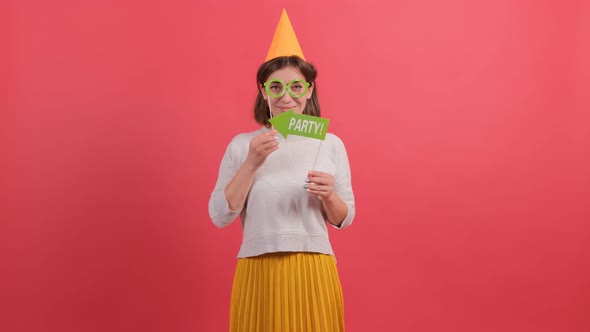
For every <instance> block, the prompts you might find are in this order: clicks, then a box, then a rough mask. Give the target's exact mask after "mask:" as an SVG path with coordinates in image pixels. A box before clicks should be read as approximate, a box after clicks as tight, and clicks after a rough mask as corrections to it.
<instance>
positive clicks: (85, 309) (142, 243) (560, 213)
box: [0, 0, 590, 332]
mask: <svg viewBox="0 0 590 332" xmlns="http://www.w3.org/2000/svg"><path fill="white" fill-rule="evenodd" d="M283 7H285V8H286V9H287V11H288V13H289V16H290V18H291V22H292V24H293V26H294V28H295V30H296V32H297V34H298V36H299V41H300V43H301V45H302V47H303V50H304V52H305V55H306V57H307V58H308V60H309V61H311V62H312V63H314V64H316V65H317V67H318V68H319V80H318V87H319V90H318V92H319V93H320V99H321V102H322V106H323V110H324V116H325V117H328V118H330V119H331V125H330V126H331V131H332V132H334V133H336V134H337V135H339V136H340V137H341V138H342V139H343V140H344V142H345V143H346V145H347V148H348V153H349V157H350V161H351V165H352V171H353V185H354V189H355V192H356V198H357V216H356V220H355V223H354V224H353V227H351V228H349V229H347V230H344V231H332V232H331V236H332V241H333V245H334V248H335V250H336V253H337V256H338V267H339V270H340V273H341V279H342V284H343V288H344V292H345V307H346V320H347V328H348V331H453V332H461V331H465V332H467V331H469V332H472V331H560V332H561V331H568V332H575V331H580V332H581V331H588V330H589V329H590V318H589V317H590V316H589V315H588V308H590V282H589V280H590V266H589V263H588V261H589V260H588V257H589V254H590V244H589V243H590V242H589V240H590V227H589V225H588V222H589V221H590V202H589V201H590V189H589V188H590V153H589V151H590V134H589V133H590V116H589V114H588V110H589V109H590V102H589V99H588V87H589V86H590V60H589V59H590V46H589V42H588V33H589V32H590V23H589V22H590V6H589V5H588V2H584V1H567V2H562V1H557V0H555V1H549V0H548V1H513V0H496V1H486V2H481V1H468V0H450V1H433V0H420V1H306V0H304V1H256V2H252V1H233V3H232V2H228V1H226V2H219V1H203V0H201V1H169V0H166V1H164V0H152V1H134V0H118V1H105V0H100V1H99V0H93V1H76V0H57V1H34V0H19V1H9V2H4V4H3V5H2V8H3V9H2V10H1V12H2V14H0V18H1V19H0V21H1V22H0V27H1V29H0V31H1V32H0V33H1V34H0V37H2V38H1V39H0V40H1V41H2V45H3V46H2V52H0V59H1V60H2V61H1V62H2V64H0V66H1V67H0V68H1V69H2V71H1V72H2V73H3V74H2V77H1V78H0V80H1V81H2V93H1V94H0V96H2V101H1V104H0V106H1V107H2V110H1V113H0V114H1V115H0V120H1V121H2V122H1V124H0V140H1V145H0V148H1V150H0V152H1V153H2V160H1V162H0V168H1V172H0V185H1V189H0V190H1V191H0V193H1V196H0V198H1V202H0V208H1V210H0V220H1V229H0V230H1V234H0V237H1V238H2V240H1V243H0V249H1V250H0V259H1V265H0V268H1V269H2V271H1V274H0V280H1V283H0V294H1V295H0V330H2V331H11V332H17V331H60V332H63V331H84V332H92V331H97V332H98V331H100V332H103V331H225V330H226V329H227V326H228V311H229V308H228V307H229V296H230V291H231V282H232V277H233V269H234V265H235V262H236V259H235V256H236V253H237V250H238V246H239V244H240V236H241V233H240V226H239V223H235V224H234V225H232V226H231V227H229V228H227V229H222V230H220V229H217V228H215V227H214V226H213V225H212V223H211V221H210V220H209V217H208V213H207V202H208V199H209V194H210V192H211V190H212V188H213V185H214V182H215V179H216V176H217V170H218V165H219V161H220V159H221V156H222V154H223V151H224V149H225V146H226V144H227V143H228V142H229V140H230V139H231V137H233V136H234V135H235V134H237V133H238V132H242V131H248V130H253V129H256V128H257V125H256V124H255V123H254V121H253V120H252V117H251V115H250V113H251V108H252V103H253V99H254V96H255V85H254V84H255V81H254V76H255V72H256V69H257V67H258V65H259V64H260V63H261V61H263V60H264V57H265V56H266V52H267V50H268V46H269V44H270V41H271V38H272V35H273V33H274V28H275V26H276V23H277V22H278V18H279V15H280V12H281V10H282V8H283Z"/></svg>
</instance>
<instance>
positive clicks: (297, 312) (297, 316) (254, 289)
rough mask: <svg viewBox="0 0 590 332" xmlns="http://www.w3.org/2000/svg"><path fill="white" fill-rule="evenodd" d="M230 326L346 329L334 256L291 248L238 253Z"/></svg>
mask: <svg viewBox="0 0 590 332" xmlns="http://www.w3.org/2000/svg"><path fill="white" fill-rule="evenodd" d="M230 331H231V332H238V331H239V332H250V331H255V332H279V331H280V332H315V331H317V332H332V331H334V332H336V331H344V306H343V298H342V287H341V285H340V278H339V277H338V271H337V269H336V261H335V259H334V257H333V256H330V255H324V254H317V253H304V252H293V253H272V254H265V255H262V256H257V257H249V258H240V259H238V264H237V267H236V272H235V276H234V283H233V288H232V296H231V307H230Z"/></svg>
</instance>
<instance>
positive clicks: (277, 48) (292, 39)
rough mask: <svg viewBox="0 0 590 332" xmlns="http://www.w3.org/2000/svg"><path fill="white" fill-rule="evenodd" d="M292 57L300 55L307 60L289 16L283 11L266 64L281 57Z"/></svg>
mask: <svg viewBox="0 0 590 332" xmlns="http://www.w3.org/2000/svg"><path fill="white" fill-rule="evenodd" d="M290 55H298V56H299V57H300V58H302V59H303V60H305V57H304V56H303V51H302V50H301V46H299V42H298V41H297V36H295V30H293V26H291V21H289V16H287V11H286V10H285V9H283V12H282V13H281V18H280V19H279V24H278V25H277V29H276V30H275V35H274V37H273V38H272V43H271V44H270V49H269V50H268V54H267V55H266V60H264V61H265V62H266V61H268V60H271V59H274V58H276V57H279V56H290Z"/></svg>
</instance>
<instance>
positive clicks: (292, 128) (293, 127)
mask: <svg viewBox="0 0 590 332" xmlns="http://www.w3.org/2000/svg"><path fill="white" fill-rule="evenodd" d="M269 121H270V123H271V124H272V125H273V126H274V128H275V129H276V130H277V131H278V132H279V133H281V135H283V137H285V138H287V136H288V135H297V136H305V137H311V138H317V139H320V140H325V139H326V133H327V132H328V124H329V123H330V120H329V119H325V118H319V117H317V116H311V115H305V114H297V113H293V110H288V111H287V112H283V113H281V114H279V115H277V116H275V117H274V118H272V119H270V120H269Z"/></svg>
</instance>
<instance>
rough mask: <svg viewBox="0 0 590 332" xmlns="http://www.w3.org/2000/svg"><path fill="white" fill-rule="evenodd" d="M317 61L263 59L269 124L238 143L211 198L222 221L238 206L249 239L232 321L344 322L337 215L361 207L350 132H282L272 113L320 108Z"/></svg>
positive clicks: (285, 325)
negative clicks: (334, 235) (331, 234)
mask: <svg viewBox="0 0 590 332" xmlns="http://www.w3.org/2000/svg"><path fill="white" fill-rule="evenodd" d="M316 76H317V71H316V69H315V67H314V66H313V65H311V64H310V63H308V62H306V61H305V60H303V59H301V58H300V57H298V56H280V57H276V58H273V59H270V60H268V61H266V62H265V63H263V64H262V65H261V66H260V68H259V70H258V74H257V83H258V96H257V98H256V102H255V107H254V117H255V119H256V121H257V122H258V123H259V124H261V125H262V127H261V128H260V129H259V130H257V131H254V132H250V133H242V134H239V135H237V136H235V137H234V138H233V140H232V141H231V142H230V143H229V145H228V147H227V149H226V152H225V154H224V156H223V159H222V161H221V166H220V170H219V177H218V179H217V183H216V185H215V189H214V190H213V193H212V195H211V198H210V201H209V214H210V216H211V219H212V220H213V223H214V224H215V225H217V226H218V227H225V226H228V225H229V224H231V223H232V222H233V221H234V220H235V219H236V218H237V217H238V215H239V216H240V219H241V221H242V228H243V241H242V244H241V247H240V250H239V253H238V263H237V267H236V272H235V277H234V285H233V290H232V298H231V308H230V330H231V331H322V332H329V331H343V330H344V309H343V297H342V289H341V285H340V280H339V277H338V271H337V269H336V261H335V259H334V252H333V250H332V246H331V244H330V241H329V238H328V228H327V227H328V224H331V225H332V226H334V227H336V228H345V227H347V226H349V225H350V224H351V223H352V220H353V218H354V214H355V203H354V195H353V191H352V185H351V174H350V166H349V162H348V157H347V153H346V149H345V147H344V144H343V143H342V141H341V140H340V139H339V138H338V137H337V136H335V135H333V134H330V133H328V134H327V135H326V138H325V140H323V141H322V140H317V139H313V138H307V137H302V136H294V135H290V136H288V137H287V138H286V139H285V138H283V137H282V136H280V135H278V134H277V131H276V130H274V129H273V128H272V126H271V124H270V122H269V119H270V118H271V117H274V116H277V115H279V114H280V113H282V112H286V111H288V110H293V112H294V113H298V114H308V115H313V116H318V117H319V116H320V104H319V101H318V96H317V86H316V82H315V80H316Z"/></svg>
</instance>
